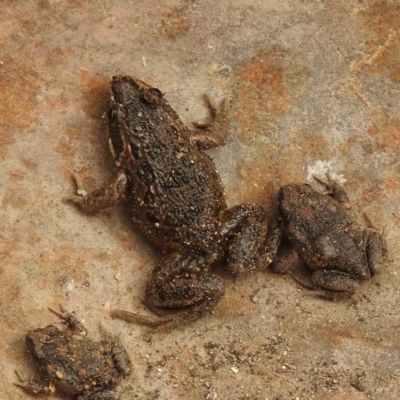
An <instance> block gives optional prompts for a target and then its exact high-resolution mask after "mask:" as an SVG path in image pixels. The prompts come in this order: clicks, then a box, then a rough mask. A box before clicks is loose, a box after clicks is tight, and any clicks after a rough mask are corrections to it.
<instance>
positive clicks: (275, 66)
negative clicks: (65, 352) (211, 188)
mask: <svg viewBox="0 0 400 400" xmlns="http://www.w3.org/2000/svg"><path fill="white" fill-rule="evenodd" d="M399 26H400V3H399V2H398V1H397V0H393V1H389V0H383V1H357V0H331V1H312V0H308V1H298V0H280V1H276V0H268V1H249V0H240V1H231V0H224V1H219V2H216V1H210V0H204V1H183V0H181V1H172V0H167V1H158V2H157V1H150V0H143V1H130V2H128V1H124V2H122V1H116V0H109V1H107V2H104V1H98V0H94V1H91V2H88V1H83V0H73V1H67V0H59V1H55V0H37V1H34V0H27V1H17V0H14V1H13V0H3V1H2V2H1V5H0V44H1V45H0V96H1V99H0V153H1V171H2V173H1V177H0V180H1V191H0V199H1V208H0V213H1V220H2V230H1V235H0V255H1V257H0V304H1V314H0V334H1V337H2V340H1V341H0V354H1V357H0V365H1V370H2V371H3V373H2V375H1V378H0V393H1V395H0V398H2V399H17V400H19V399H29V398H31V397H30V396H29V395H27V394H26V393H24V392H23V391H22V390H20V389H19V388H17V387H15V386H13V385H12V383H13V382H16V379H17V378H16V376H15V372H14V371H15V370H18V371H19V373H20V374H21V375H22V376H24V377H27V378H29V377H30V376H32V375H34V379H39V376H38V374H37V373H35V367H34V364H33V362H32V360H31V357H30V356H29V354H28V353H27V351H26V348H25V343H24V334H25V332H26V331H27V330H29V329H33V328H36V327H43V326H46V325H48V324H50V323H53V324H54V323H57V322H58V321H57V318H56V317H55V316H54V315H53V314H51V313H50V312H48V311H47V308H48V307H53V308H54V307H57V305H58V304H62V305H63V306H64V307H66V308H67V309H69V310H75V311H76V313H77V315H78V316H79V318H80V319H81V320H82V322H84V323H85V325H86V327H87V328H88V330H89V332H90V336H91V337H93V338H94V339H96V340H98V339H100V336H101V335H100V331H101V329H100V327H103V328H104V329H105V330H107V331H108V332H109V333H110V334H114V335H116V334H119V335H120V339H121V341H122V342H123V343H124V344H125V346H126V347H127V348H128V350H129V352H130V354H131V357H132V361H133V364H134V369H133V371H134V372H133V374H132V376H131V377H130V378H128V379H126V380H124V381H123V382H122V384H121V385H120V387H119V391H120V393H121V398H122V399H192V400H194V399H196V400H197V399H207V400H215V399H218V400H219V399H235V400H240V399H253V400H265V399H268V400H272V399H274V400H278V399H279V400H289V399H292V400H294V399H299V400H302V399H309V400H312V399H322V400H324V399H332V400H349V399H354V400H364V399H385V400H388V399H398V398H400V384H399V375H400V338H399V335H398V331H399V329H398V328H399V324H400V323H399V318H398V310H397V305H398V299H399V289H398V287H399V278H400V273H398V260H397V254H398V253H399V251H400V246H399V243H400V240H399V239H400V238H399V230H398V225H399V204H400V186H399V170H400V164H399V151H400V86H399V83H400V67H399V57H400V32H399ZM116 74H127V75H133V76H136V77H138V78H140V79H142V80H144V81H146V82H148V83H149V84H152V85H154V86H157V87H158V88H160V89H161V90H162V91H163V92H164V93H165V94H166V96H167V98H168V100H169V101H170V103H171V104H172V106H173V107H174V108H175V109H176V111H177V112H178V113H179V114H180V115H181V117H182V119H183V120H184V121H185V122H186V123H187V124H188V125H190V123H191V122H192V121H194V120H201V119H204V118H205V117H206V116H207V109H206V107H205V105H204V102H203V100H202V95H203V93H204V92H207V93H210V94H211V95H212V96H213V97H215V98H216V99H217V100H218V101H220V100H221V99H223V98H224V97H226V96H229V97H230V98H231V110H230V121H231V128H230V137H229V139H228V141H227V143H226V145H225V146H222V147H220V148H217V149H213V150H212V151H209V153H210V155H211V156H212V157H213V159H214V160H215V163H216V165H217V167H218V170H219V172H220V174H221V177H222V180H223V182H224V184H225V187H226V193H227V198H228V203H229V206H232V205H235V204H240V203H244V202H257V203H259V204H261V205H262V206H264V207H265V208H266V209H267V211H268V213H269V215H270V219H271V222H272V221H273V218H274V213H275V208H276V207H275V196H276V192H277V190H278V188H279V187H280V186H281V185H283V184H286V183H289V182H305V181H306V182H310V181H312V176H313V175H324V174H326V173H327V172H330V173H331V174H333V175H334V176H335V177H336V178H337V179H339V180H341V181H343V182H344V185H345V187H346V189H347V191H348V194H349V196H350V197H351V199H352V200H353V203H354V209H355V211H357V212H358V218H359V219H360V223H362V221H363V218H362V214H363V213H367V215H368V216H369V218H370V219H371V220H372V221H373V223H374V225H375V226H377V227H382V228H383V227H384V228H385V231H386V237H387V242H388V248H389V251H390V255H389V258H388V260H387V263H386V265H385V266H384V268H383V269H382V271H381V273H380V274H379V275H378V276H376V277H374V279H373V280H371V281H370V282H368V283H367V284H365V285H362V286H361V287H360V290H359V292H358V293H357V294H356V295H355V296H354V297H353V298H352V299H349V300H345V301H339V302H331V301H327V300H324V299H322V298H320V297H319V296H317V295H316V294H314V293H312V292H310V291H308V290H306V289H304V288H302V287H300V286H298V284H296V283H295V282H294V281H292V280H291V279H290V278H289V277H287V276H280V275H276V274H273V273H272V272H270V271H265V272H260V273H257V274H254V275H251V276H245V277H241V278H239V279H237V280H236V281H233V280H232V278H231V277H229V276H226V274H224V272H223V266H222V267H221V270H220V271H219V272H218V273H220V274H221V275H223V276H224V279H225V281H226V295H225V297H224V298H223V299H222V300H221V302H220V303H219V304H218V306H217V307H216V308H215V310H214V312H213V313H212V314H210V315H207V316H206V317H204V318H202V319H201V320H199V321H197V322H195V323H192V324H190V325H188V326H183V327H181V328H179V329H177V330H175V331H173V332H171V333H162V332H161V333H152V334H149V329H148V328H146V327H142V326H139V325H135V324H128V323H125V322H124V321H118V320H112V319H111V318H110V314H109V309H110V308H124V309H130V310H135V311H139V312H148V311H147V310H146V309H145V308H144V306H143V304H142V302H141V300H142V299H143V293H144V287H145V284H146V280H147V278H148V276H149V274H150V272H151V270H152V268H154V266H155V265H156V263H157V261H158V260H159V259H160V257H161V254H160V251H159V250H158V249H157V248H155V247H154V246H153V245H152V244H151V243H150V242H149V241H147V240H146V239H145V238H144V237H143V235H142V234H141V233H140V232H139V231H137V230H135V227H133V226H132V224H131V223H130V221H129V219H128V214H127V208H126V206H124V205H121V206H118V207H116V208H114V209H113V210H111V211H110V212H109V213H108V214H102V215H99V216H87V215H85V214H83V213H81V212H79V211H78V210H77V209H76V208H74V207H72V206H70V205H66V204H64V203H62V201H61V199H62V198H63V197H64V196H66V195H70V194H71V193H73V191H74V185H73V182H72V180H71V177H70V174H71V172H72V171H77V172H78V173H79V174H80V175H81V176H82V177H83V178H84V179H85V183H86V185H87V186H88V187H90V188H94V187H95V186H96V185H98V184H101V183H102V182H104V180H105V179H106V178H107V177H108V176H109V175H110V173H111V172H112V170H113V163H112V159H111V156H110V155H109V152H108V148H107V142H106V136H105V129H104V123H103V119H102V115H103V113H104V111H105V101H106V98H107V95H108V86H109V80H110V78H111V76H113V75H116ZM60 398H61V397H60Z"/></svg>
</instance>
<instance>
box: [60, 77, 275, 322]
mask: <svg viewBox="0 0 400 400" xmlns="http://www.w3.org/2000/svg"><path fill="white" fill-rule="evenodd" d="M111 89H112V95H111V97H110V100H109V105H108V112H107V122H108V135H109V145H110V150H111V153H112V155H113V157H114V160H115V165H116V171H115V173H114V175H113V176H112V178H111V180H110V181H109V182H108V183H107V184H106V185H104V186H103V187H102V188H99V189H96V190H94V191H93V192H91V193H89V194H87V195H84V196H78V195H77V196H72V197H69V198H67V199H66V200H67V201H72V202H73V203H75V204H77V205H79V206H80V207H81V208H82V209H83V210H84V211H86V212H89V213H97V212H99V211H102V210H105V209H107V208H109V207H111V206H113V205H115V204H116V203H118V202H119V201H121V200H127V201H128V202H129V204H130V209H131V216H132V220H133V222H134V224H135V226H137V227H138V228H140V229H141V230H142V231H143V232H144V233H145V234H146V235H147V236H148V237H149V238H150V240H151V241H152V242H154V243H155V244H157V245H158V246H159V247H160V248H161V249H162V250H163V251H164V253H166V255H165V256H164V257H163V259H162V260H161V262H160V263H159V264H158V265H157V266H156V268H155V270H154V272H153V274H152V277H151V278H150V281H149V283H148V285H147V287H146V300H145V302H146V304H147V305H148V306H149V307H150V308H153V309H156V308H167V309H175V310H176V312H175V313H173V314H169V315H164V316H163V317H159V318H157V317H155V318H152V317H145V316H141V315H137V314H133V313H128V312H126V311H122V310H114V312H113V316H116V317H120V318H124V319H128V320H135V321H137V322H141V323H146V324H149V325H153V326H158V325H163V326H164V327H170V328H172V327H175V326H178V325H180V324H182V323H186V322H190V321H194V320H196V319H197V318H199V317H201V316H202V315H204V314H205V313H207V312H209V311H210V310H212V309H213V308H214V306H215V304H216V303H217V302H218V300H219V299H220V298H221V296H222V295H223V293H224V285H223V283H222V281H221V280H220V279H219V278H218V277H216V276H214V275H213V274H212V273H211V272H210V267H211V265H212V264H213V263H214V262H216V261H218V260H221V259H227V261H228V269H229V271H230V272H231V273H232V274H233V275H235V276H236V275H238V274H240V273H242V272H252V271H256V270H259V269H260V268H263V267H267V266H268V261H267V258H268V257H267V255H266V254H265V242H266V235H267V217H266V213H265V211H264V209H263V208H262V207H261V206H259V205H256V204H246V205H238V206H236V207H233V208H231V209H229V210H227V206H226V201H225V194H224V188H223V185H222V182H221V180H220V177H219V175H218V172H217V171H216V169H215V166H214V163H213V162H212V160H211V158H210V157H209V156H208V155H207V154H206V153H205V152H204V151H203V150H205V149H209V148H212V147H216V146H218V145H220V144H222V143H223V142H224V140H225V139H226V136H227V133H228V120H227V117H226V108H227V101H226V100H225V101H223V102H222V104H221V106H220V107H217V106H216V105H215V104H214V103H213V102H212V101H211V99H210V98H208V97H207V96H206V97H205V99H206V101H207V103H208V106H209V109H210V113H211V117H212V119H211V121H210V122H209V123H206V124H197V126H198V127H199V128H203V130H199V131H195V132H194V131H190V130H189V129H188V128H187V127H186V126H185V125H184V124H183V122H182V121H181V119H180V118H179V116H178V115H177V114H176V112H175V111H174V110H173V109H172V108H171V107H170V105H169V104H168V103H167V101H166V100H165V98H164V96H163V95H162V93H161V92H160V91H159V90H158V89H156V88H152V87H150V86H148V85H147V84H145V83H144V82H142V81H140V80H138V79H135V78H131V77H129V76H115V77H113V80H112V82H111ZM75 180H76V182H77V185H78V188H79V189H81V190H83V188H82V185H81V183H80V181H79V179H78V177H75ZM82 193H85V192H84V191H82Z"/></svg>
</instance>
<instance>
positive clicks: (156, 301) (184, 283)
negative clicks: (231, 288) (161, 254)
mask: <svg viewBox="0 0 400 400" xmlns="http://www.w3.org/2000/svg"><path fill="white" fill-rule="evenodd" d="M223 293H224V288H223V284H222V281H221V280H220V279H219V278H217V277H216V276H213V275H208V274H204V275H202V274H195V273H192V274H190V273H185V274H184V273H179V272H176V273H174V274H171V275H168V276H167V277H166V278H165V279H164V280H162V281H161V280H151V281H150V282H149V283H148V285H147V288H146V304H147V305H148V306H149V307H162V308H181V307H190V306H195V305H196V304H200V303H208V306H209V308H210V309H211V308H212V306H213V305H214V304H216V303H217V301H218V300H219V298H220V297H221V296H222V295H223Z"/></svg>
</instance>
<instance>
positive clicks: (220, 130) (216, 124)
mask: <svg viewBox="0 0 400 400" xmlns="http://www.w3.org/2000/svg"><path fill="white" fill-rule="evenodd" d="M204 99H205V101H206V103H207V106H208V109H209V110H210V115H211V118H210V120H209V121H207V122H195V123H194V125H195V126H196V127H198V128H201V129H202V130H203V131H202V132H199V131H196V132H194V131H190V132H189V135H190V140H191V142H192V143H195V144H196V146H197V147H198V148H199V149H201V150H207V149H211V148H213V147H217V146H219V145H221V144H223V143H224V142H225V139H226V138H227V136H228V132H229V120H228V117H227V109H228V105H229V100H228V99H224V100H222V102H221V104H220V105H219V106H217V105H216V104H215V102H214V100H212V99H211V97H210V96H208V95H207V94H205V95H204Z"/></svg>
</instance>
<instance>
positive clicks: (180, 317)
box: [112, 254, 224, 330]
mask: <svg viewBox="0 0 400 400" xmlns="http://www.w3.org/2000/svg"><path fill="white" fill-rule="evenodd" d="M208 267H209V264H208V262H207V261H206V260H204V259H196V258H194V257H192V256H188V255H177V254H175V255H172V256H170V257H167V258H165V259H163V260H162V261H161V263H160V264H159V265H158V266H157V267H156V269H155V270H154V272H153V276H152V279H151V281H150V282H149V283H148V285H147V288H146V301H145V303H146V304H147V305H148V306H149V307H150V308H152V309H153V308H164V309H171V310H173V309H175V310H178V311H176V312H174V313H172V314H168V315H164V316H161V317H150V316H144V315H141V314H134V313H130V312H127V311H123V310H114V311H113V312H112V316H113V317H116V318H121V319H124V320H126V321H129V322H138V323H141V324H145V325H149V326H152V327H160V328H161V329H166V330H168V329H173V328H175V327H178V326H180V325H182V324H186V323H189V322H192V321H195V320H197V319H198V318H200V317H202V316H203V315H205V314H206V313H208V312H210V311H211V310H212V309H213V308H214V306H215V305H216V304H217V303H218V301H219V299H220V298H221V297H222V295H223V293H224V287H223V283H222V281H221V280H220V279H219V278H217V277H216V276H213V275H211V274H209V273H208Z"/></svg>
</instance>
